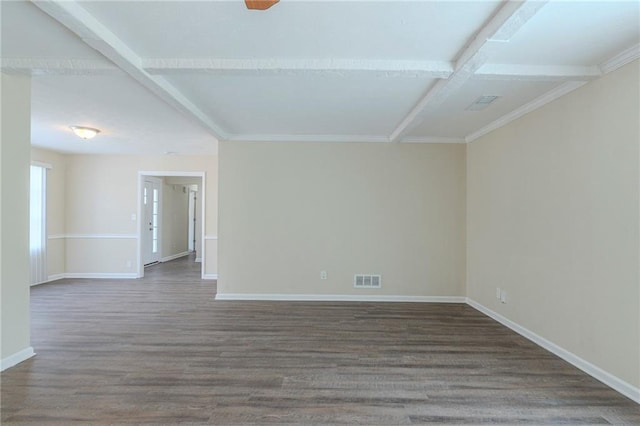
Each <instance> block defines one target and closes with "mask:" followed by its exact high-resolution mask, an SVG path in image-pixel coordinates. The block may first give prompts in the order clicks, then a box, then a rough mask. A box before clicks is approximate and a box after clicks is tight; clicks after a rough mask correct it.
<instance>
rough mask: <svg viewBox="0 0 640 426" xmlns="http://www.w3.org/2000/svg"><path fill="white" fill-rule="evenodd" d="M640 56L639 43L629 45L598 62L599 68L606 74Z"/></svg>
mask: <svg viewBox="0 0 640 426" xmlns="http://www.w3.org/2000/svg"><path fill="white" fill-rule="evenodd" d="M639 58H640V43H638V44H636V45H635V46H631V47H630V48H628V49H625V50H623V51H622V52H620V53H618V54H617V55H616V56H614V57H613V58H611V59H609V60H607V61H605V62H603V63H601V64H600V69H601V70H602V73H603V74H608V73H610V72H612V71H615V70H617V69H618V68H620V67H623V66H625V65H627V64H628V63H629V62H632V61H635V60H636V59H639Z"/></svg>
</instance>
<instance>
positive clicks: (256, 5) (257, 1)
mask: <svg viewBox="0 0 640 426" xmlns="http://www.w3.org/2000/svg"><path fill="white" fill-rule="evenodd" d="M279 1H280V0H244V2H245V3H246V5H247V9H253V10H266V9H269V8H270V7H271V6H273V5H274V4H276V3H278V2H279Z"/></svg>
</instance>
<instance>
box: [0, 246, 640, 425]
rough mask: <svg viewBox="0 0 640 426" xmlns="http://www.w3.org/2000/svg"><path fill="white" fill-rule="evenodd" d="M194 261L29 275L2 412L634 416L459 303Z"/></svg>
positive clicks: (233, 417)
mask: <svg viewBox="0 0 640 426" xmlns="http://www.w3.org/2000/svg"><path fill="white" fill-rule="evenodd" d="M198 268H199V264H194V263H192V262H190V261H189V259H188V258H183V259H178V260H175V261H172V262H168V263H165V264H161V265H157V266H154V267H152V268H149V269H147V271H146V277H145V278H144V279H143V280H80V279H74V280H63V281H58V282H55V283H50V284H45V285H41V286H38V287H34V288H33V289H32V291H31V298H32V299H31V300H32V329H33V332H32V342H33V346H34V348H35V350H36V352H37V356H36V357H35V358H32V359H31V360H28V361H26V362H24V363H22V364H19V365H18V366H16V367H13V368H11V369H9V370H7V371H5V372H3V373H2V376H1V380H2V382H1V386H2V388H1V397H2V416H1V420H2V424H3V425H4V424H33V425H43V424H61V425H68V424H74V423H77V424H127V423H129V424H177V423H187V424H221V425H243V424H301V425H302V424H303V425H308V424H366V425H379V424H381V425H401V424H424V423H438V424H442V423H454V424H465V423H466V424H519V423H523V424H579V425H587V424H609V423H613V424H640V406H639V405H638V404H635V403H634V402H632V401H631V400H629V399H627V398H625V397H623V396H622V395H620V394H618V393H616V392H615V391H613V390H611V389H609V388H608V387H606V386H604V385H603V384H601V383H599V382H598V381H596V380H595V379H592V378H591V377H589V376H588V375H586V374H584V373H582V372H581V371H579V370H577V369H576V368H574V367H572V366H571V365H569V364H567V363H566V362H564V361H562V360H561V359H559V358H557V357H556V356H554V355H552V354H550V353H549V352H546V351H545V350H543V349H541V348H539V347H537V346H536V345H534V344H533V343H531V342H529V341H528V340H526V339H524V338H523V337H520V336H519V335H517V334H515V333H513V332H512V331H510V330H508V329H507V328H505V327H503V326H502V325H500V324H498V323H496V322H495V321H493V320H492V319H490V318H488V317H486V316H484V315H482V314H481V313H479V312H477V311H475V310H474V309H473V308H471V307H469V306H466V305H450V304H422V303H308V302H296V303H291V302H240V301H217V302H216V301H214V295H215V291H216V286H215V282H211V281H201V280H200V279H199V269H198Z"/></svg>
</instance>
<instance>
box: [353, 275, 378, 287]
mask: <svg viewBox="0 0 640 426" xmlns="http://www.w3.org/2000/svg"><path fill="white" fill-rule="evenodd" d="M353 286H354V287H355V288H380V287H382V275H365V274H356V275H354V276H353Z"/></svg>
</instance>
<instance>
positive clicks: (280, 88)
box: [169, 72, 434, 136]
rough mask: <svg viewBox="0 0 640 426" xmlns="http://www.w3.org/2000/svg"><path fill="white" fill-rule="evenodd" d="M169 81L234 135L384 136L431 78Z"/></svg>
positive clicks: (354, 75) (266, 76)
mask: <svg viewBox="0 0 640 426" xmlns="http://www.w3.org/2000/svg"><path fill="white" fill-rule="evenodd" d="M169 81H171V82H172V83H173V84H174V85H175V86H176V87H177V88H178V89H180V90H181V91H182V92H183V93H184V94H186V95H187V96H188V97H189V98H190V99H192V100H193V101H195V102H196V104H197V105H199V106H200V107H201V108H202V109H203V110H204V111H205V112H206V113H208V114H209V115H211V116H213V117H216V119H217V120H218V122H219V123H220V124H221V125H222V126H223V127H224V128H225V129H227V130H228V131H229V132H231V133H233V134H250V135H253V134H276V135H282V134H284V135H327V134H330V135H335V134H342V135H379V136H388V135H389V134H390V133H391V131H392V130H393V129H394V127H395V126H396V125H397V123H398V122H399V121H400V120H402V118H403V117H404V115H405V114H407V113H408V112H409V111H410V109H411V108H412V107H413V105H415V103H416V102H417V101H418V99H419V98H420V96H421V95H422V94H423V93H424V92H425V91H426V90H427V88H428V87H430V86H431V85H432V84H433V81H434V80H432V79H425V78H418V77H411V76H409V77H398V76H396V77H388V76H386V75H385V74H384V73H369V72H348V73H328V72H322V73H302V74H299V73H259V74H255V73H252V74H249V75H246V74H235V75H229V74H224V75H215V76H214V75H192V76H171V77H170V78H169Z"/></svg>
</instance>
